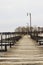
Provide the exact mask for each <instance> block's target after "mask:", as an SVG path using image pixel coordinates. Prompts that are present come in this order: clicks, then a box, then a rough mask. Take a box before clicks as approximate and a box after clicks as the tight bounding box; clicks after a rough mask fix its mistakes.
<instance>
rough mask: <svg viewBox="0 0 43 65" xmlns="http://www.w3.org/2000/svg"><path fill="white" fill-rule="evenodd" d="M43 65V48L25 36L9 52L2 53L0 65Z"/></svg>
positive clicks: (0, 54)
mask: <svg viewBox="0 0 43 65" xmlns="http://www.w3.org/2000/svg"><path fill="white" fill-rule="evenodd" d="M5 64H6V65H38V64H39V65H43V46H39V45H38V43H36V42H35V41H34V40H32V39H31V38H30V36H29V35H28V36H27V35H25V36H24V37H23V38H22V39H21V40H19V41H18V42H17V43H16V44H15V46H13V47H12V48H10V49H9V51H7V52H3V53H0V65H5Z"/></svg>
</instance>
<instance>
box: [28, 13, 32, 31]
mask: <svg viewBox="0 0 43 65" xmlns="http://www.w3.org/2000/svg"><path fill="white" fill-rule="evenodd" d="M29 15H30V31H31V13H29ZM27 16H28V13H27Z"/></svg>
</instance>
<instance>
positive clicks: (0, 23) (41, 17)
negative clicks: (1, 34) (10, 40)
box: [0, 0, 43, 31]
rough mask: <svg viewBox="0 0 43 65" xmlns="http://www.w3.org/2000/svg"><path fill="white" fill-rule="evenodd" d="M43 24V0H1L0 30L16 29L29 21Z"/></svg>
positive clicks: (38, 24) (35, 24) (33, 24)
mask: <svg viewBox="0 0 43 65" xmlns="http://www.w3.org/2000/svg"><path fill="white" fill-rule="evenodd" d="M27 12H28V13H30V12H31V15H32V26H43V0H0V31H14V30H15V28H16V27H18V26H25V25H26V24H27V23H29V15H28V16H27Z"/></svg>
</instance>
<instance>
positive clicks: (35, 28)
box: [15, 26, 43, 32]
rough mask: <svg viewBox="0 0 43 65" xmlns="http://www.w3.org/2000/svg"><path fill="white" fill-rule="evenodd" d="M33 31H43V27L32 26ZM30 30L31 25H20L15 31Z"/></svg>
mask: <svg viewBox="0 0 43 65" xmlns="http://www.w3.org/2000/svg"><path fill="white" fill-rule="evenodd" d="M31 30H32V31H43V27H31ZM29 31H30V27H28V26H27V27H25V26H23V27H18V28H16V29H15V32H29Z"/></svg>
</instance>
